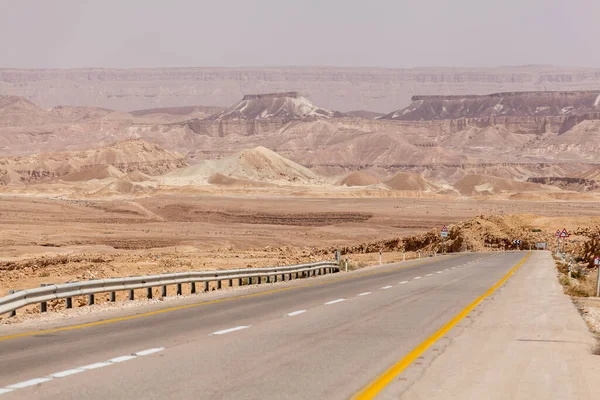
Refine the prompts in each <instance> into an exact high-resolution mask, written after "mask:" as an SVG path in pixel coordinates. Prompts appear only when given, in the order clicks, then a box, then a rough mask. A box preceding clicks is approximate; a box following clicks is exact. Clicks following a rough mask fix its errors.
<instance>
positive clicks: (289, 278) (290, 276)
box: [288, 272, 292, 281]
mask: <svg viewBox="0 0 600 400" xmlns="http://www.w3.org/2000/svg"><path fill="white" fill-rule="evenodd" d="M291 280H292V273H291V272H290V273H289V274H288V281H291Z"/></svg>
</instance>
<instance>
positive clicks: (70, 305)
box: [65, 297, 73, 308]
mask: <svg viewBox="0 0 600 400" xmlns="http://www.w3.org/2000/svg"><path fill="white" fill-rule="evenodd" d="M65 301H66V302H67V308H73V298H72V297H67V298H66V299H65Z"/></svg>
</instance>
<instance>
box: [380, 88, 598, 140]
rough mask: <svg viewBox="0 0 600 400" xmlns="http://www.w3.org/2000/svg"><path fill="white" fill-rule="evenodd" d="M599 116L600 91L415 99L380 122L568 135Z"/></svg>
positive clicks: (416, 97) (456, 129)
mask: <svg viewBox="0 0 600 400" xmlns="http://www.w3.org/2000/svg"><path fill="white" fill-rule="evenodd" d="M599 117H600V91H597V90H596V91H570V92H513V93H493V94H489V95H485V96H478V95H470V96H413V98H412V103H411V105H410V106H408V107H406V108H404V109H401V110H398V111H394V112H392V113H390V114H387V115H384V116H382V117H379V119H381V120H393V121H452V122H451V125H452V126H454V127H455V129H454V130H455V131H460V130H463V129H466V128H469V127H476V128H484V127H488V126H496V125H500V126H503V127H505V128H506V129H507V130H509V131H511V132H515V133H547V132H554V133H564V132H566V131H568V130H569V129H571V128H573V127H574V126H575V125H577V124H578V123H580V122H582V121H584V120H590V119H598V118H599Z"/></svg>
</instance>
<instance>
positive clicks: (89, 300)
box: [88, 294, 96, 306]
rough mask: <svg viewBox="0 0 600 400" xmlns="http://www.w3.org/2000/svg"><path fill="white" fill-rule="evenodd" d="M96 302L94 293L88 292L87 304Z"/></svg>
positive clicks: (91, 304)
mask: <svg viewBox="0 0 600 400" xmlns="http://www.w3.org/2000/svg"><path fill="white" fill-rule="evenodd" d="M95 302H96V297H95V296H94V294H88V306H93V305H94V303H95Z"/></svg>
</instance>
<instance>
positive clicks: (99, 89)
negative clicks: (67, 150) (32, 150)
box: [0, 66, 600, 112]
mask: <svg viewBox="0 0 600 400" xmlns="http://www.w3.org/2000/svg"><path fill="white" fill-rule="evenodd" d="M593 89H599V90H600V69H581V68H580V69H577V68H559V67H549V66H527V67H506V68H479V69H473V68H472V69H457V68H414V69H383V68H333V67H321V68H314V67H289V68H165V69H128V70H124V69H98V68H93V69H72V70H19V69H0V94H12V95H17V96H23V97H26V98H28V99H29V100H31V101H33V102H34V103H35V104H38V105H40V106H42V107H44V108H47V107H52V106H56V105H59V104H71V105H85V106H95V107H105V108H110V109H114V110H121V111H130V110H139V109H146V108H157V107H174V106H185V105H192V104H205V105H215V106H229V105H230V104H233V103H234V102H236V101H238V100H239V99H240V98H241V97H242V96H243V95H244V94H247V93H269V92H282V91H300V92H302V93H303V94H304V95H306V96H307V97H309V98H310V99H312V100H313V101H314V102H315V103H317V104H321V105H322V106H324V107H327V108H330V109H334V110H340V111H349V110H367V111H380V112H387V111H389V110H394V109H399V108H402V107H405V106H407V105H409V104H410V98H411V96H413V95H417V94H418V95H439V94H455V95H456V94H458V95H463V94H487V93H493V92H507V91H532V90H536V91H537V90H539V91H546V90H593Z"/></svg>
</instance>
